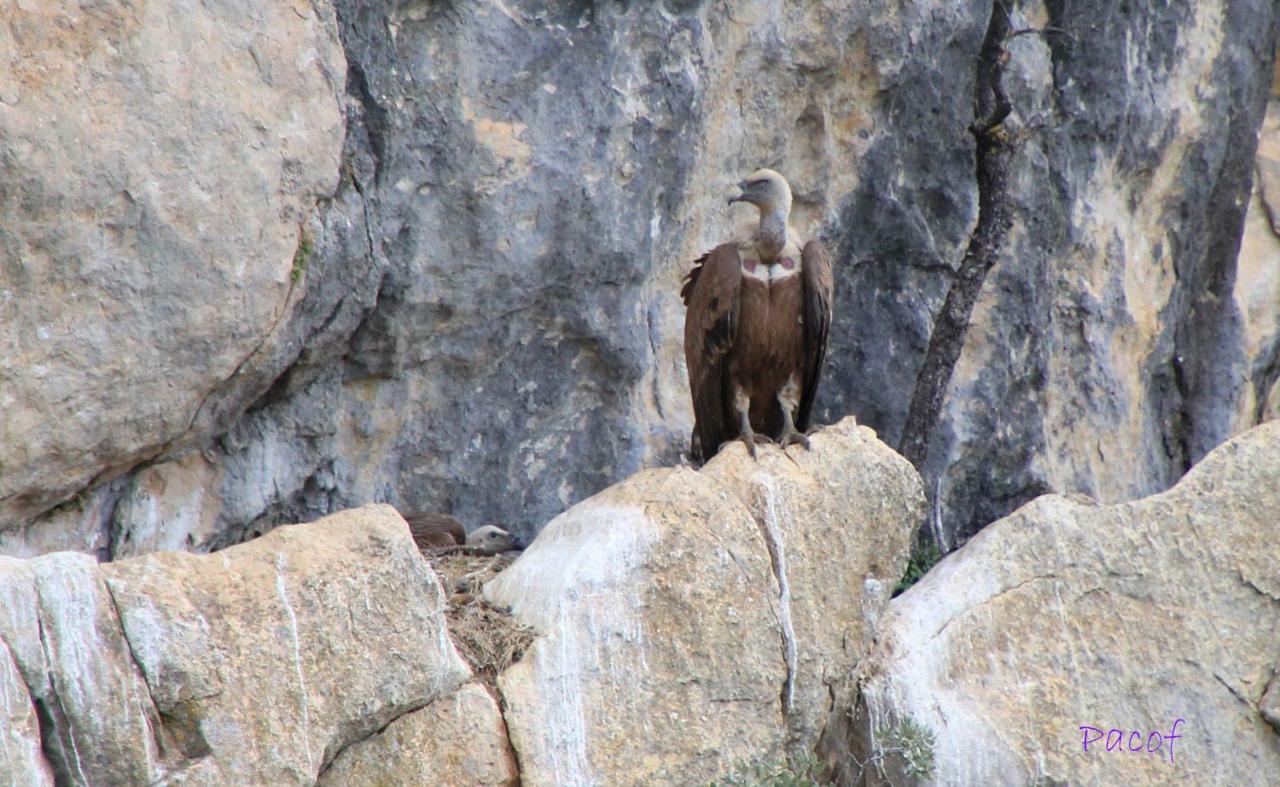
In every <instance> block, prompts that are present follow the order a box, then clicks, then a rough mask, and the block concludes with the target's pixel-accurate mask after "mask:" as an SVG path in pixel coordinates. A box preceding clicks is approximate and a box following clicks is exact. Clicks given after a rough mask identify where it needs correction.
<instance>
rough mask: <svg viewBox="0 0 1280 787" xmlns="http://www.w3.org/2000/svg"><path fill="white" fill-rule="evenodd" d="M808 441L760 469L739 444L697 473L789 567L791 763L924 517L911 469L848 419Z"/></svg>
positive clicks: (853, 658)
mask: <svg viewBox="0 0 1280 787" xmlns="http://www.w3.org/2000/svg"><path fill="white" fill-rule="evenodd" d="M810 443H811V445H812V450H811V451H805V450H803V449H801V448H795V447H793V448H791V449H789V450H788V451H787V452H786V454H785V455H784V454H783V453H782V452H779V451H769V452H767V453H762V455H761V458H760V461H758V462H751V461H744V458H743V454H745V452H746V449H745V448H743V447H742V446H740V445H735V446H734V447H733V448H732V449H731V450H730V451H729V452H726V453H724V454H721V455H720V456H717V457H716V458H715V459H714V460H713V461H712V462H710V463H708V464H707V466H706V467H705V468H703V470H702V474H703V475H706V476H710V477H711V478H714V479H716V480H717V481H719V482H720V483H722V484H724V485H725V486H726V487H728V488H729V489H731V490H733V492H734V494H735V495H737V496H738V498H739V499H740V500H741V501H742V502H743V503H744V504H745V505H746V506H747V508H748V509H749V510H750V511H751V513H752V515H753V516H754V517H755V519H756V521H757V522H759V523H761V524H762V526H763V533H762V534H763V535H764V536H765V541H766V544H767V545H768V546H769V552H770V555H771V560H773V562H774V564H775V566H782V565H785V568H786V577H787V582H788V588H787V589H788V598H789V602H790V603H789V604H788V607H789V612H788V615H787V617H786V620H787V621H788V623H789V625H790V626H791V628H792V632H793V636H794V642H795V646H796V653H795V669H794V677H793V683H792V685H791V687H790V689H789V691H790V693H791V708H790V710H789V712H788V713H787V726H788V729H789V732H790V735H791V737H790V740H789V747H790V748H791V749H792V750H794V751H795V752H797V753H807V752H810V751H812V749H813V746H814V743H815V742H816V741H817V738H818V734H819V733H820V732H821V731H822V729H823V725H824V724H825V723H826V721H827V712H828V711H829V710H831V696H832V693H833V692H835V691H837V690H840V689H842V688H843V682H844V681H843V678H844V676H845V675H847V674H848V672H849V671H850V670H851V669H853V667H854V665H855V664H856V663H857V662H858V660H860V659H861V658H862V657H863V656H864V655H865V654H866V653H867V651H868V649H869V648H870V646H871V638H872V635H873V633H874V629H875V624H876V621H877V620H878V618H879V615H880V612H881V610H882V609H883V608H884V605H885V604H886V603H887V602H888V600H889V595H890V593H891V592H892V591H893V588H894V585H896V584H897V581H898V578H899V577H900V576H901V575H902V570H903V568H904V567H905V560H904V556H905V555H906V553H907V551H908V545H909V539H910V538H911V536H912V534H913V533H914V532H915V530H914V526H915V525H919V524H920V523H922V522H923V521H924V516H925V510H924V508H925V501H924V496H923V494H922V492H921V490H920V487H919V483H920V482H919V477H918V476H917V475H916V474H915V471H914V470H913V469H912V468H911V466H910V465H909V464H907V463H906V462H905V461H904V460H903V459H902V457H900V456H898V455H897V454H896V453H894V452H893V451H890V450H889V449H888V448H887V447H885V445H884V444H883V443H881V442H879V441H878V440H877V439H876V436H875V433H874V432H872V431H871V430H870V429H868V428H866V427H859V426H857V424H856V422H855V421H854V419H853V418H846V419H844V420H843V421H841V422H840V423H839V424H836V425H835V426H831V427H828V428H827V429H825V430H823V431H821V432H818V433H817V434H815V435H813V436H812V437H811V438H810ZM777 573H778V572H777V569H776V568H775V576H777ZM784 701H785V696H784Z"/></svg>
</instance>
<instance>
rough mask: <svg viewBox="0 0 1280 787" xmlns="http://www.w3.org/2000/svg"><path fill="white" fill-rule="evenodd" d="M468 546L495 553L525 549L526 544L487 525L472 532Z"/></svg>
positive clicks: (495, 527)
mask: <svg viewBox="0 0 1280 787" xmlns="http://www.w3.org/2000/svg"><path fill="white" fill-rule="evenodd" d="M467 546H469V547H472V548H474V549H481V550H484V551H485V552H494V553H497V552H509V551H511V550H513V549H524V543H523V542H521V541H520V539H519V538H516V537H515V536H513V535H511V534H510V533H508V532H507V531H505V530H503V529H502V528H500V527H497V526H495V525H485V526H484V527H478V528H476V529H475V530H473V531H471V533H470V534H469V535H467Z"/></svg>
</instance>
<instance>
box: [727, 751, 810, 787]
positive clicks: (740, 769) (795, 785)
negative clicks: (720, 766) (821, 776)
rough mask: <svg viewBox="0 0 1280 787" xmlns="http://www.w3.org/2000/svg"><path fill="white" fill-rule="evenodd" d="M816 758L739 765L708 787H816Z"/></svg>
mask: <svg viewBox="0 0 1280 787" xmlns="http://www.w3.org/2000/svg"><path fill="white" fill-rule="evenodd" d="M818 771H819V765H818V760H817V758H816V757H812V756H806V757H796V758H793V759H787V760H781V761H777V762H771V763H757V764H755V765H747V764H746V763H740V764H739V765H738V766H737V767H736V768H734V769H733V770H732V771H730V772H729V773H728V775H726V776H724V777H723V778H722V779H720V780H717V781H713V782H711V784H710V785H708V787H818V785H820V784H821V782H819V781H818Z"/></svg>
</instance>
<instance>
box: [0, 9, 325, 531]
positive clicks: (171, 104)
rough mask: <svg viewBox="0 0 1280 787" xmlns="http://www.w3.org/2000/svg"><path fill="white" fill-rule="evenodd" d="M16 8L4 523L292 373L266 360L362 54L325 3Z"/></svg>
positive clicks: (4, 296)
mask: <svg viewBox="0 0 1280 787" xmlns="http://www.w3.org/2000/svg"><path fill="white" fill-rule="evenodd" d="M317 9H318V10H317ZM0 18H3V19H4V20H5V25H4V27H3V29H0V182H3V183H4V184H5V197H4V199H2V200H0V226H3V227H4V231H3V233H2V234H0V347H2V348H3V352H0V446H3V448H2V449H0V530H5V529H9V528H11V527H13V526H14V525H15V524H19V523H22V522H25V521H27V520H28V519H30V518H31V517H32V516H34V515H36V514H39V513H41V512H43V511H45V510H46V509H48V508H49V507H51V506H52V505H53V504H55V503H59V502H61V501H63V500H65V499H66V498H67V497H69V496H70V495H71V493H73V492H76V491H77V490H80V489H81V488H82V487H86V486H87V485H90V483H91V482H95V480H96V479H101V478H103V477H104V476H105V477H107V478H110V477H112V476H114V475H117V474H119V473H120V472H122V471H123V470H126V469H128V468H130V467H132V466H133V465H136V464H137V463H139V462H140V461H142V460H144V459H147V458H150V457H154V456H156V455H158V454H160V453H162V452H163V451H165V450H168V449H170V448H172V447H173V446H174V445H175V444H181V443H183V442H184V441H188V440H189V439H190V438H191V437H192V436H193V435H205V434H207V433H208V432H209V430H210V429H211V428H219V429H221V428H225V426H226V415H227V412H228V411H230V412H232V413H233V414H237V415H238V414H239V412H241V411H242V410H243V408H244V407H245V406H246V405H248V404H249V403H250V402H251V401H252V399H253V398H254V397H256V396H257V395H258V394H259V393H260V392H261V390H262V388H265V384H267V383H269V382H270V380H271V379H272V378H274V377H275V376H276V375H278V374H279V371H280V369H278V368H277V369H273V370H271V372H270V377H268V378H267V379H266V380H265V381H264V380H261V379H254V378H255V374H256V372H255V371H254V370H255V369H256V367H257V366H258V363H259V361H258V358H257V357H256V356H259V355H270V354H271V353H270V352H267V351H264V346H266V347H267V348H270V346H271V345H272V343H273V342H274V341H276V340H277V339H278V337H277V336H276V328H277V327H278V325H279V324H280V323H282V322H287V321H288V316H289V313H290V311H291V310H292V309H293V307H294V305H295V302H296V301H297V300H298V297H299V295H300V294H301V291H302V287H300V286H298V285H299V283H300V282H301V280H302V274H303V273H304V271H302V270H301V269H300V267H299V266H301V265H303V264H304V262H305V260H303V259H301V258H299V257H298V256H297V254H298V252H299V248H300V243H301V240H300V239H301V237H302V233H303V227H304V226H305V225H306V224H307V222H308V220H309V217H310V216H311V215H312V214H313V213H314V210H315V206H316V202H317V200H318V199H320V198H322V197H324V196H326V195H328V194H331V193H332V192H333V189H334V187H335V186H336V183H337V178H338V156H339V152H340V150H341V145H342V138H343V137H342V134H343V123H342V113H341V104H342V95H341V90H342V80H343V75H344V73H345V71H346V64H345V61H344V59H343V55H342V50H341V48H340V47H339V45H338V39H337V29H336V24H335V21H334V19H333V18H332V12H331V10H327V6H325V5H324V4H321V3H317V4H312V3H307V2H279V3H266V4H260V3H239V4H219V5H216V6H209V5H206V4H204V3H199V2H195V1H194V0H164V1H163V2H146V3H109V4H107V5H106V6H103V7H98V6H93V7H86V6H84V4H82V3H78V2H72V0H50V2H41V3H27V2H22V0H3V1H2V2H0ZM295 352H296V351H295ZM247 379H253V380H254V382H253V385H256V386H259V388H258V390H256V391H255V390H245V384H246V380H247Z"/></svg>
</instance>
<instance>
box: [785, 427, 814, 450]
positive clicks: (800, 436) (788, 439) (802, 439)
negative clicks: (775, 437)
mask: <svg viewBox="0 0 1280 787" xmlns="http://www.w3.org/2000/svg"><path fill="white" fill-rule="evenodd" d="M797 443H798V444H800V445H802V446H804V449H805V450H806V451H808V450H810V446H809V436H808V435H806V434H804V433H802V432H797V431H796V430H794V429H792V430H791V431H789V432H785V433H783V435H782V439H781V440H779V441H778V445H781V446H782V447H783V448H786V447H787V446H789V445H796V444H797Z"/></svg>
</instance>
